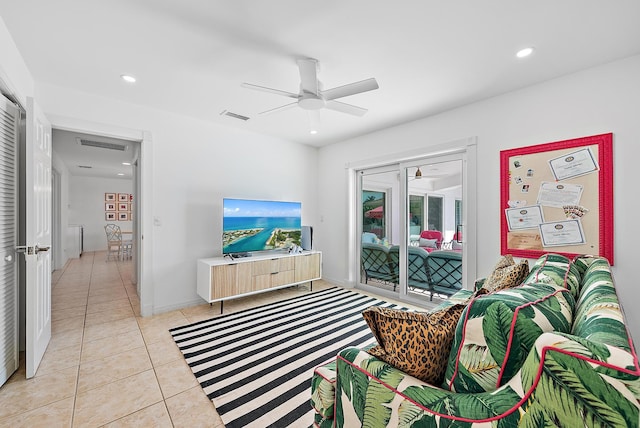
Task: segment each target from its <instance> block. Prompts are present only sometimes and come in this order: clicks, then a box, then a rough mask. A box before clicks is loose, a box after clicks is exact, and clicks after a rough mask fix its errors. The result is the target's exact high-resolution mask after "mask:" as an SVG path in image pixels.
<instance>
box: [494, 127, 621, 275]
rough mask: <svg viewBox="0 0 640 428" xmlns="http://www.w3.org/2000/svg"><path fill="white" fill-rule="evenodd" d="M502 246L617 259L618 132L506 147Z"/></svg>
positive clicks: (528, 252)
mask: <svg viewBox="0 0 640 428" xmlns="http://www.w3.org/2000/svg"><path fill="white" fill-rule="evenodd" d="M500 219H501V220H500V229H501V252H502V254H512V255H514V256H516V257H526V258H538V257H540V256H541V255H542V254H545V253H558V254H563V255H565V256H567V257H570V258H571V257H574V256H576V255H578V254H594V255H600V256H603V257H605V258H607V260H609V263H610V264H611V265H613V134H602V135H594V136H590V137H583V138H576V139H572V140H565V141H557V142H553V143H546V144H540V145H536V146H530V147H522V148H517V149H510V150H503V151H501V152H500Z"/></svg>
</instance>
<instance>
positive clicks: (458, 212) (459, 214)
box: [453, 199, 462, 241]
mask: <svg viewBox="0 0 640 428" xmlns="http://www.w3.org/2000/svg"><path fill="white" fill-rule="evenodd" d="M461 227H462V201H461V200H460V199H456V230H455V233H454V235H453V239H454V240H456V241H462V237H461V236H460V234H461V233H462V231H461Z"/></svg>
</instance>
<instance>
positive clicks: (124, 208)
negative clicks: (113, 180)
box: [118, 202, 129, 211]
mask: <svg viewBox="0 0 640 428" xmlns="http://www.w3.org/2000/svg"><path fill="white" fill-rule="evenodd" d="M118 211H129V204H128V203H127V202H118Z"/></svg>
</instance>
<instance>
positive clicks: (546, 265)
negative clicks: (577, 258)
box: [524, 254, 582, 299]
mask: <svg viewBox="0 0 640 428" xmlns="http://www.w3.org/2000/svg"><path fill="white" fill-rule="evenodd" d="M581 279H582V276H581V275H580V270H579V269H578V268H577V267H576V266H575V265H574V264H573V263H572V262H571V260H569V259H568V258H566V257H565V256H562V255H560V254H544V255H543V256H541V257H540V258H539V259H538V260H536V262H535V263H534V265H533V267H532V268H531V272H530V273H529V276H527V277H526V278H525V280H524V283H525V284H533V283H535V282H543V283H547V284H556V285H559V286H561V287H564V288H567V289H569V291H571V294H572V295H573V297H574V298H575V299H577V298H578V294H579V293H580V282H581Z"/></svg>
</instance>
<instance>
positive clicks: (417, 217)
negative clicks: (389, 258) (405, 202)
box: [409, 195, 424, 235]
mask: <svg viewBox="0 0 640 428" xmlns="http://www.w3.org/2000/svg"><path fill="white" fill-rule="evenodd" d="M423 229H424V196H416V195H409V234H410V235H416V234H418V235H419V234H420V232H421V231H422V230H423Z"/></svg>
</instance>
